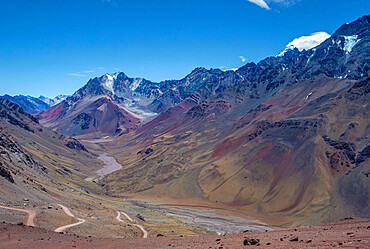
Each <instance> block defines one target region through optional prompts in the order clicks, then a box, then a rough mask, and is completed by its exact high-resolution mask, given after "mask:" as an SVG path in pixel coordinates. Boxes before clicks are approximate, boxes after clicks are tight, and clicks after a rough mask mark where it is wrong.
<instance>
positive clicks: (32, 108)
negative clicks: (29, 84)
mask: <svg viewBox="0 0 370 249" xmlns="http://www.w3.org/2000/svg"><path fill="white" fill-rule="evenodd" d="M67 97H68V95H62V94H61V95H58V96H56V97H55V98H53V99H51V98H48V97H44V96H39V97H38V98H35V97H32V96H29V95H27V96H24V95H16V96H10V95H8V94H5V95H3V96H0V98H2V99H6V100H10V101H12V102H14V103H16V104H17V105H19V106H21V107H22V109H23V110H24V111H25V112H27V113H29V114H37V113H39V112H41V111H44V110H46V109H48V108H50V107H52V106H54V105H56V104H58V103H60V102H61V101H63V100H65V99H66V98H67Z"/></svg>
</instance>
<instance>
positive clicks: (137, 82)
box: [130, 78, 143, 91]
mask: <svg viewBox="0 0 370 249" xmlns="http://www.w3.org/2000/svg"><path fill="white" fill-rule="evenodd" d="M142 81H143V79H141V78H136V79H134V82H132V84H131V85H130V90H131V91H135V90H136V89H137V88H138V87H139V86H140V84H141V82H142Z"/></svg>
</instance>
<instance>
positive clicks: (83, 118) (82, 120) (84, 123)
mask: <svg viewBox="0 0 370 249" xmlns="http://www.w3.org/2000/svg"><path fill="white" fill-rule="evenodd" d="M90 121H91V116H90V115H89V114H87V113H80V114H79V115H78V116H77V117H75V118H74V119H73V120H72V122H73V124H75V125H78V126H80V127H81V130H87V129H89V127H90Z"/></svg>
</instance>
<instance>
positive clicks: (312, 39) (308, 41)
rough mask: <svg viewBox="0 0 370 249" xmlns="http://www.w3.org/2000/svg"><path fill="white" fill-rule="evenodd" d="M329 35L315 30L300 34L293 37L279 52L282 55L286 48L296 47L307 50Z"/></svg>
mask: <svg viewBox="0 0 370 249" xmlns="http://www.w3.org/2000/svg"><path fill="white" fill-rule="evenodd" d="M329 37H330V35H329V34H328V33H326V32H316V33H312V34H311V35H308V36H301V37H298V38H295V39H294V40H293V41H291V42H289V43H288V45H286V47H285V50H284V51H283V52H281V53H280V54H279V56H282V55H284V54H285V53H286V52H287V51H288V50H291V49H294V48H298V50H299V51H302V50H308V49H311V48H314V47H316V46H318V45H319V44H321V43H322V42H323V41H325V40H326V39H328V38H329Z"/></svg>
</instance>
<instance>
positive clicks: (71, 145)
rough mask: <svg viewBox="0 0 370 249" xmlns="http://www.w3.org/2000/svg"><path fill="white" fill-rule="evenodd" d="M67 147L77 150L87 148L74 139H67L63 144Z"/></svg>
mask: <svg viewBox="0 0 370 249" xmlns="http://www.w3.org/2000/svg"><path fill="white" fill-rule="evenodd" d="M65 145H66V146H67V147H68V148H70V149H73V150H79V151H81V150H82V151H86V152H88V151H87V149H86V148H85V146H83V144H81V143H80V142H79V141H78V140H76V139H73V140H72V141H68V142H67V143H66V144H65Z"/></svg>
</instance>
